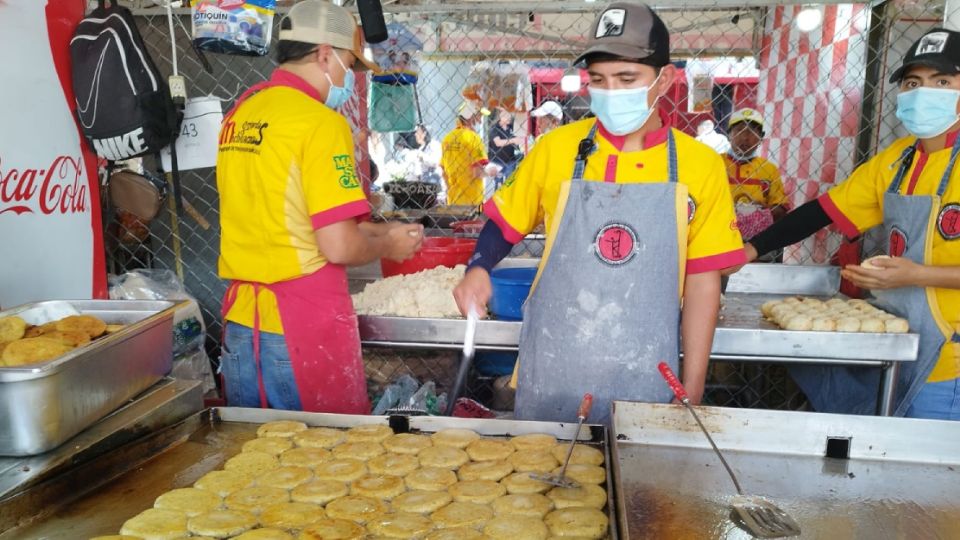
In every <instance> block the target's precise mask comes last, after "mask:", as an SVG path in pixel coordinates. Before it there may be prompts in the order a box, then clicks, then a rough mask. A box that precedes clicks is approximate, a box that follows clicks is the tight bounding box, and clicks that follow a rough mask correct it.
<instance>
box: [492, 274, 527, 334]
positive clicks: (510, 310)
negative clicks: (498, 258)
mask: <svg viewBox="0 0 960 540" xmlns="http://www.w3.org/2000/svg"><path fill="white" fill-rule="evenodd" d="M536 275H537V269H536V267H532V266H531V267H527V268H496V269H494V270H493V272H492V273H491V274H490V282H491V283H492V284H493V296H492V298H490V311H491V312H492V313H493V315H494V316H495V317H496V318H498V319H500V320H504V321H519V320H522V319H523V302H524V300H526V299H527V295H529V294H530V286H531V285H533V278H534V276H536Z"/></svg>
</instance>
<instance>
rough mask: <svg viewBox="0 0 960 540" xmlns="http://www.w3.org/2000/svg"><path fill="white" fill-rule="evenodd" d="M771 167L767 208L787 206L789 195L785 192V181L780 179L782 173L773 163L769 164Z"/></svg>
mask: <svg viewBox="0 0 960 540" xmlns="http://www.w3.org/2000/svg"><path fill="white" fill-rule="evenodd" d="M767 167H769V171H770V172H769V179H770V189H769V190H768V191H767V208H772V207H774V206H787V205H788V200H787V194H786V193H785V192H784V190H783V180H781V179H780V171H779V170H777V166H776V165H774V164H773V163H770V162H767Z"/></svg>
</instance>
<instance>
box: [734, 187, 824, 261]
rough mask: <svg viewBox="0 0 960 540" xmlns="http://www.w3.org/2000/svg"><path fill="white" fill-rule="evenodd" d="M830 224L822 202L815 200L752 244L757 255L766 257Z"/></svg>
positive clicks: (784, 219)
mask: <svg viewBox="0 0 960 540" xmlns="http://www.w3.org/2000/svg"><path fill="white" fill-rule="evenodd" d="M830 223H832V220H831V219H830V216H828V215H827V213H826V212H824V210H823V207H822V206H820V201H819V200H817V199H814V200H812V201H810V202H808V203H806V204H804V205H803V206H801V207H799V208H797V209H796V210H794V211H793V212H790V213H789V214H787V215H786V216H784V217H783V219H781V220H780V221H778V222H776V223H774V224H773V225H771V226H770V227H768V228H767V230H765V231H763V232H762V233H760V234H758V235H756V236H754V237H753V238H751V239H750V243H751V244H753V247H754V248H756V250H757V255H764V254H766V253H769V252H771V251H775V250H778V249H782V248H784V247H786V246H789V245H790V244H795V243H797V242H799V241H801V240H803V239H804V238H806V237H808V236H810V235H811V234H813V233H815V232H817V231H819V230H820V229H822V228H824V227H826V226H827V225H829V224H830Z"/></svg>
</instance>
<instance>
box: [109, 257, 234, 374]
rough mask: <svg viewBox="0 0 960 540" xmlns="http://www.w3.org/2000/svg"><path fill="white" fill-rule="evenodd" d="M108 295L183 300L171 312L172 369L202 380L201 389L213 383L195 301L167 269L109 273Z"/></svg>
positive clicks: (174, 372) (177, 372)
mask: <svg viewBox="0 0 960 540" xmlns="http://www.w3.org/2000/svg"><path fill="white" fill-rule="evenodd" d="M110 298H112V299H114V300H181V301H183V300H185V301H186V302H187V303H186V304H185V305H183V306H180V307H179V308H178V309H177V310H176V311H175V312H174V315H173V371H172V372H171V374H172V375H173V376H174V377H177V378H180V379H192V380H197V381H201V382H202V383H203V391H204V392H208V391H210V390H212V389H214V388H215V387H216V384H215V383H214V381H213V369H212V368H211V367H210V358H209V357H208V356H207V353H206V350H205V349H204V341H205V340H206V335H207V329H206V326H205V325H204V324H203V314H202V313H201V312H200V306H199V304H197V301H196V300H195V299H194V298H193V297H192V296H190V294H188V293H187V291H186V289H185V288H184V287H183V284H182V283H180V280H178V279H177V275H176V274H174V273H173V272H172V271H170V270H147V269H141V270H134V271H132V272H127V273H125V274H121V275H119V276H110Z"/></svg>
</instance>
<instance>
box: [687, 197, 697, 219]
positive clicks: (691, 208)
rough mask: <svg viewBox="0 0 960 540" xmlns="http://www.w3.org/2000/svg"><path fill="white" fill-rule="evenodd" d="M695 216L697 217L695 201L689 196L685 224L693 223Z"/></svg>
mask: <svg viewBox="0 0 960 540" xmlns="http://www.w3.org/2000/svg"><path fill="white" fill-rule="evenodd" d="M695 215H697V201H695V200H693V197H692V196H691V195H687V223H690V222H691V221H693V216H695Z"/></svg>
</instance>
